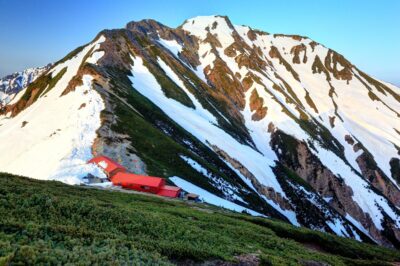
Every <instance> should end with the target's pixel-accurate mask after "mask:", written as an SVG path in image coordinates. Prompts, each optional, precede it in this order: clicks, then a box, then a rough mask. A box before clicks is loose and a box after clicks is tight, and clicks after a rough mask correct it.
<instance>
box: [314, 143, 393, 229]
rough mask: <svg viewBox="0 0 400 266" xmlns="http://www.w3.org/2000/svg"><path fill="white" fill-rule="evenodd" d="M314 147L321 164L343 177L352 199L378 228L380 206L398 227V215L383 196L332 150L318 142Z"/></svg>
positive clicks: (380, 221)
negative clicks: (372, 188)
mask: <svg viewBox="0 0 400 266" xmlns="http://www.w3.org/2000/svg"><path fill="white" fill-rule="evenodd" d="M315 147H316V149H317V150H318V152H315V151H314V150H312V149H311V152H313V153H314V154H315V155H316V156H317V157H318V158H319V159H320V160H321V162H322V164H323V165H325V166H326V167H328V168H329V169H330V170H331V171H332V172H333V173H334V174H335V175H337V176H340V177H341V178H343V180H344V182H345V184H346V185H348V186H349V187H351V189H352V190H353V196H352V198H353V200H354V201H355V202H357V204H358V205H359V206H360V207H361V209H362V210H363V211H364V212H365V213H368V214H369V215H370V216H371V219H372V221H373V222H374V224H375V226H376V228H378V230H383V228H382V219H383V214H382V212H381V210H380V209H381V208H382V209H383V211H384V212H385V213H386V214H387V215H388V216H389V217H390V218H391V219H393V221H394V222H395V224H396V225H397V227H398V228H400V217H399V216H397V214H396V213H395V212H394V211H393V210H392V208H391V207H390V206H389V204H388V202H387V200H386V199H385V198H384V197H382V196H380V195H378V194H376V193H374V191H373V190H371V189H370V188H369V186H370V185H369V184H368V183H367V182H366V181H365V180H364V179H363V178H361V177H360V176H358V175H357V174H355V173H354V172H353V170H352V169H351V168H350V167H349V166H348V165H347V164H345V163H344V162H343V161H342V159H340V158H339V157H337V156H336V155H335V154H334V153H333V152H331V151H328V150H326V149H324V148H321V147H320V146H318V144H317V145H315Z"/></svg>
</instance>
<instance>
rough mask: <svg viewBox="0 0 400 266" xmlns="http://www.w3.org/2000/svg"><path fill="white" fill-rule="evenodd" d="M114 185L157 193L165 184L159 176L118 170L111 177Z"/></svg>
mask: <svg viewBox="0 0 400 266" xmlns="http://www.w3.org/2000/svg"><path fill="white" fill-rule="evenodd" d="M111 182H112V183H113V185H115V186H121V187H123V188H128V189H133V190H137V191H143V192H149V193H153V194H157V193H158V192H159V191H160V189H161V187H163V186H165V180H164V179H162V178H159V177H153V176H143V175H136V174H131V173H124V172H119V173H117V174H115V175H114V176H113V177H112V178H111Z"/></svg>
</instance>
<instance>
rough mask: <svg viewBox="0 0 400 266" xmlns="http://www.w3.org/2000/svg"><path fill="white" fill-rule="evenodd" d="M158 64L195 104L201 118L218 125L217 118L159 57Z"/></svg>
mask: <svg viewBox="0 0 400 266" xmlns="http://www.w3.org/2000/svg"><path fill="white" fill-rule="evenodd" d="M157 62H158V64H159V65H160V67H161V68H162V69H163V70H164V71H165V73H166V74H167V76H168V77H169V78H170V79H171V80H172V81H173V82H175V84H176V85H178V86H179V87H180V88H181V89H182V90H183V91H184V92H185V93H186V95H187V96H188V97H189V98H190V100H191V101H192V103H193V104H194V106H195V108H196V111H197V112H198V114H199V115H200V116H202V117H203V118H204V119H206V120H208V121H209V122H210V123H213V124H218V122H217V120H216V118H215V117H214V116H213V115H212V114H211V113H210V112H208V111H207V110H206V109H204V108H203V106H202V105H201V103H200V102H199V101H198V100H197V99H196V97H195V96H194V95H193V94H192V93H191V92H190V91H189V90H188V89H187V88H186V86H185V84H184V83H183V81H182V80H181V79H180V78H179V77H178V75H177V74H176V73H175V72H174V71H173V70H172V69H171V68H170V67H169V66H168V65H167V64H166V63H165V62H164V61H163V60H162V59H161V58H159V57H157Z"/></svg>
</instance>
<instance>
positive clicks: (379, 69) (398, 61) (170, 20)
mask: <svg viewBox="0 0 400 266" xmlns="http://www.w3.org/2000/svg"><path fill="white" fill-rule="evenodd" d="M215 14H219V15H227V16H229V17H230V19H231V21H232V23H233V24H244V25H249V26H251V27H253V28H258V29H261V30H264V31H267V32H270V33H285V34H300V35H305V36H308V37H310V38H312V39H314V40H315V41H317V42H320V43H322V44H324V45H325V46H327V47H330V48H332V49H334V50H336V51H338V52H339V53H341V54H343V55H344V56H345V57H347V58H348V59H349V60H350V61H351V62H352V63H353V64H355V65H357V66H358V67H359V68H360V69H362V70H364V71H365V72H367V73H369V74H371V75H373V76H375V77H378V78H380V79H383V80H386V81H389V82H392V83H395V84H397V85H400V0H399V1H398V0H376V1H373V0H330V1H327V0H301V1H296V0H292V1H289V0H275V1H272V0H259V1H257V0H254V1H251V0H247V1H235V0H229V1H228V0H226V1H225V0H201V1H200V0H199V1H197V0H192V1H190V0H186V1H183V0H164V1H162V0H158V1H155V0H140V1H137V0H126V1H124V0H98V1H95V0H64V1H62V0H59V1H58V0H54V1H50V0H0V76H4V75H6V74H9V73H11V72H14V71H19V70H23V69H25V68H28V67H34V66H41V65H45V64H46V63H48V62H54V61H56V60H58V59H60V58H62V57H63V56H65V55H66V54H67V53H68V52H69V51H71V50H73V49H74V48H76V47H77V46H80V45H82V44H84V43H87V42H89V41H91V40H92V39H93V38H94V37H95V35H96V34H97V33H98V32H99V31H100V30H102V29H106V28H107V29H112V28H122V27H124V26H125V24H126V23H127V22H129V21H132V20H141V19H144V18H153V19H156V20H158V21H160V22H161V23H163V24H166V25H168V26H171V27H175V26H178V25H180V24H182V22H183V21H184V20H185V19H187V18H191V17H194V16H199V15H215Z"/></svg>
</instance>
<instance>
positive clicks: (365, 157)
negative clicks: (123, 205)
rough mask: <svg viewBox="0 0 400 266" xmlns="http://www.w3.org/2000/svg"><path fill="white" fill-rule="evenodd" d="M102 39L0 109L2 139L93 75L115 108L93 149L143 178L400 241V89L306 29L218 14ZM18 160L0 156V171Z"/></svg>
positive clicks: (347, 233) (136, 25)
mask: <svg viewBox="0 0 400 266" xmlns="http://www.w3.org/2000/svg"><path fill="white" fill-rule="evenodd" d="M100 39H102V41H101V42H99V43H98V44H97V45H96V47H94V46H93V44H94V42H91V43H90V44H88V45H86V46H83V47H80V48H78V49H77V50H76V51H73V52H72V53H71V54H69V55H68V56H67V57H66V58H64V59H63V60H60V61H59V62H56V63H55V64H54V66H52V67H51V68H50V69H48V71H47V72H45V73H43V74H42V75H41V76H40V77H39V78H38V79H36V80H35V81H34V82H32V83H30V85H29V86H27V88H26V89H25V90H24V95H23V97H21V98H20V99H16V100H15V101H12V102H11V103H10V104H8V105H7V106H6V107H5V108H3V110H2V115H0V134H3V135H2V136H6V137H7V136H9V134H11V133H10V132H11V131H6V130H5V129H4V127H2V126H1V125H2V124H3V123H8V124H10V123H11V122H9V121H16V122H15V124H16V125H17V126H16V127H18V128H21V125H22V124H21V123H22V121H29V123H28V124H25V126H24V127H23V128H22V129H24V130H27V129H28V128H29V127H30V126H31V125H32V124H33V122H31V120H28V119H27V120H25V118H20V116H21V114H22V112H21V111H23V110H32V112H26V113H33V114H34V112H35V106H37V105H39V104H40V102H41V101H42V100H43V98H45V97H46V95H47V94H48V93H49V92H51V90H53V88H54V87H59V88H62V93H60V97H64V99H68V98H69V97H70V96H72V95H75V94H76V93H77V91H76V90H77V88H80V86H82V84H85V77H87V76H90V77H91V79H92V87H93V89H94V90H95V91H96V92H98V93H99V94H100V95H101V97H102V99H103V102H104V105H105V107H104V110H103V111H102V113H101V126H100V127H99V128H97V129H96V130H97V138H96V139H95V141H94V144H93V145H92V153H93V154H94V155H97V154H105V155H108V156H110V157H112V158H113V159H115V160H117V161H118V162H120V163H121V164H124V165H125V166H127V167H128V168H129V169H130V170H131V171H133V172H136V173H142V174H149V175H157V176H162V177H165V178H169V177H180V178H182V179H184V180H185V181H186V182H189V183H191V184H193V185H195V186H198V187H199V188H201V189H204V190H206V191H208V192H209V193H212V194H214V195H216V196H218V197H220V198H223V199H226V200H228V201H230V202H232V203H234V204H237V205H239V206H242V207H245V208H248V209H250V210H253V211H256V212H258V213H260V214H263V215H267V216H271V217H275V218H278V219H282V220H286V221H288V222H291V223H293V224H296V225H302V226H307V227H310V228H313V229H316V230H320V231H326V232H331V233H334V234H337V235H340V236H344V237H350V238H355V239H358V240H361V241H370V242H371V241H373V242H377V243H379V244H382V245H386V246H391V247H393V246H399V240H400V232H399V228H400V217H399V211H398V209H397V208H396V207H399V205H400V192H399V182H400V170H399V169H400V152H399V151H400V149H399V148H398V147H400V139H399V136H400V134H399V132H400V128H399V126H398V124H399V123H398V118H399V112H398V110H400V95H399V94H398V91H399V90H398V88H396V87H394V86H392V85H390V84H386V83H384V82H381V81H378V80H375V79H373V78H371V77H369V76H368V75H367V74H365V73H363V72H361V71H360V70H358V69H357V68H356V67H355V66H354V65H352V64H351V63H350V62H349V61H348V60H346V59H345V58H344V57H343V56H342V55H340V54H338V53H336V52H335V51H333V50H330V49H327V48H325V47H324V46H322V45H321V44H319V43H317V42H315V41H312V40H310V39H309V38H307V37H303V36H298V35H283V34H274V35H271V34H268V33H265V32H262V31H259V30H255V29H251V28H250V27H247V26H238V25H233V24H232V23H231V22H230V21H229V19H228V18H227V17H221V16H212V17H197V18H193V19H189V20H187V21H185V23H184V24H183V25H181V26H180V27H178V28H170V27H168V26H165V25H163V24H161V23H159V22H157V21H154V20H143V21H139V22H130V23H128V24H127V26H126V28H124V29H117V30H104V31H102V32H100V33H99V34H98V36H96V38H95V41H96V43H97V42H98V40H100ZM89 48H90V49H89ZM85 49H86V50H85ZM83 50H84V51H85V54H80V53H81V51H83ZM77 54H80V56H81V57H82V60H81V62H78V63H79V64H77V65H75V67H77V66H79V67H77V70H76V72H74V73H75V74H74V75H70V76H68V79H66V77H65V76H64V75H66V74H65V73H67V72H68V69H69V68H72V67H73V66H72V65H69V64H68V63H65V62H69V60H71V58H72V59H73V58H76V56H77ZM81 57H80V58H81ZM95 59H96V60H95ZM61 66H63V67H64V68H63V67H61ZM55 69H57V70H58V71H57V72H56V73H57V75H52V73H53V71H54V70H55ZM61 83H62V84H61ZM0 96H1V95H0ZM79 104H81V102H79ZM92 105H93V103H89V102H88V103H86V104H85V105H78V106H76V107H75V106H74V108H73V111H76V110H78V111H79V112H84V111H85V110H90V107H91V106H92ZM79 106H81V107H79ZM62 108H64V109H62ZM71 110H72V109H68V108H67V107H65V106H60V107H59V109H57V108H56V109H55V110H52V115H53V116H57V115H58V114H62V113H66V112H67V113H68V112H72V111H71ZM23 113H25V112H23ZM49 120H50V119H49ZM60 134H61V133H60ZM1 141H2V139H0V147H1V144H2V142H1ZM57 148H58V147H57ZM60 149H61V148H60ZM60 152H66V151H60ZM10 160H11V161H13V162H14V161H18V158H11V159H10V158H7V157H6V156H2V155H1V154H0V171H1V170H2V169H1V165H2V164H3V165H4V163H6V162H7V163H8V162H10ZM21 165H22V166H21V167H23V164H21Z"/></svg>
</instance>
